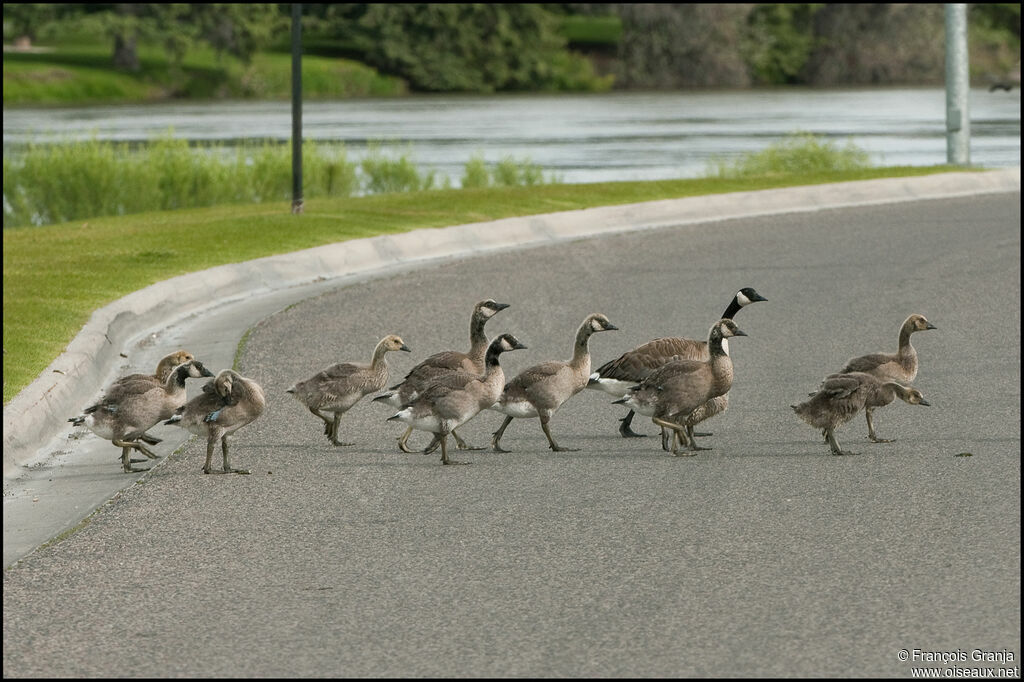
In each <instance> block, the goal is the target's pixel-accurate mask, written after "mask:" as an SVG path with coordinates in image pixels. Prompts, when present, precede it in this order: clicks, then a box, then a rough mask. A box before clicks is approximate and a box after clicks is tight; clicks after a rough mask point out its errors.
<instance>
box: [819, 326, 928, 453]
mask: <svg viewBox="0 0 1024 682" xmlns="http://www.w3.org/2000/svg"><path fill="white" fill-rule="evenodd" d="M926 329H937V327H936V326H935V325H933V324H932V323H931V322H929V321H928V320H927V319H925V316H924V315H918V314H914V315H911V316H910V317H908V318H907V319H906V320H904V321H903V324H902V325H900V338H899V345H898V346H897V348H896V352H895V353H871V354H870V355H861V356H860V357H856V358H851V359H849V360H847V361H846V365H844V366H843V368H842V369H841V370H839V373H840V374H848V373H850V372H867V373H868V374H871V375H872V376H874V377H876V378H878V379H881V380H883V381H897V382H899V383H901V384H909V383H911V382H912V381H914V379H915V378H916V377H917V350H916V349H915V348H914V347H913V346H912V345H911V344H910V335H911V334H913V333H914V332H920V331H924V330H926ZM889 402H892V401H889ZM884 404H885V405H888V404H889V403H884ZM875 407H876V406H873V405H868V406H866V407H865V409H864V417H865V418H866V419H867V422H868V438H870V439H871V440H872V441H874V442H875V443H891V442H893V441H894V440H895V438H893V439H886V438H879V437H878V436H877V435H876V434H875V425H874V421H873V419H872V416H873V411H874V409H875Z"/></svg>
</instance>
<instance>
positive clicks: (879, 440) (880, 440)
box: [864, 407, 896, 443]
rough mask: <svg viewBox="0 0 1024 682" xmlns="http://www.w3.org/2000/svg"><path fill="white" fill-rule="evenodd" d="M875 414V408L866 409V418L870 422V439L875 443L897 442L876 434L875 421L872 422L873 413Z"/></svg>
mask: <svg viewBox="0 0 1024 682" xmlns="http://www.w3.org/2000/svg"><path fill="white" fill-rule="evenodd" d="M873 412H874V408H873V407H868V408H865V410H864V416H865V417H867V420H868V438H870V439H871V440H872V441H873V442H875V443H893V442H895V441H896V439H895V438H879V437H878V436H877V435H876V434H875V424H874V421H873V420H872V413H873Z"/></svg>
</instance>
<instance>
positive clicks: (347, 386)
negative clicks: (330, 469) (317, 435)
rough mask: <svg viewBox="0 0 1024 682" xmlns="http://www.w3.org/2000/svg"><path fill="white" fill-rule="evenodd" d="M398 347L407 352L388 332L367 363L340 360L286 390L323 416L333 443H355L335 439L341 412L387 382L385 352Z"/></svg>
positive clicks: (346, 410)
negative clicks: (327, 414)
mask: <svg viewBox="0 0 1024 682" xmlns="http://www.w3.org/2000/svg"><path fill="white" fill-rule="evenodd" d="M397 350H401V351H406V352H409V347H408V346H406V345H405V342H404V341H402V339H401V337H399V336H395V335H394V334H390V335H388V336H385V337H384V338H382V339H381V340H380V341H378V342H377V345H376V347H374V349H373V356H372V358H371V359H370V362H369V363H361V362H339V363H337V364H334V365H331V366H330V367H328V368H327V369H325V370H323V371H321V372H317V373H316V374H314V375H313V376H311V377H310V378H308V379H306V380H305V381H300V382H298V383H296V384H295V385H294V386H292V387H291V388H289V389H288V390H287V393H290V394H291V395H292V396H294V397H295V399H296V400H298V401H299V402H300V403H301V404H302V405H304V406H305V407H306V409H308V410H309V411H310V412H312V413H313V414H315V415H316V416H317V417H319V418H320V419H322V420H323V422H324V435H326V436H327V438H328V439H329V440H330V441H331V443H332V444H334V445H354V443H342V442H341V441H339V440H338V424H339V423H340V422H341V415H343V414H345V413H346V412H348V411H349V410H350V409H352V406H353V405H355V404H356V403H357V402H359V401H360V400H361V399H362V397H363V396H364V395H366V394H368V393H376V392H377V391H379V390H381V389H382V388H384V386H385V385H387V383H388V363H387V360H386V358H385V356H386V355H387V353H389V352H390V351H397ZM324 412H330V413H332V416H331V417H330V418H328V417H327V416H326V415H325V414H324Z"/></svg>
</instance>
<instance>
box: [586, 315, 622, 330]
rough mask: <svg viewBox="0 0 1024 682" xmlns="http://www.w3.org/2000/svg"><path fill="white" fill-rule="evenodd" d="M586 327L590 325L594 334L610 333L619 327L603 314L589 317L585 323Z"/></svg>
mask: <svg viewBox="0 0 1024 682" xmlns="http://www.w3.org/2000/svg"><path fill="white" fill-rule="evenodd" d="M583 324H584V326H588V325H589V329H590V331H591V332H592V333H596V332H610V331H616V330H617V329H618V327H616V326H615V325H614V324H612V323H611V322H610V321H609V320H608V318H607V317H605V316H604V315H602V314H601V313H594V314H593V315H590V316H588V317H587V319H586V320H584V322H583Z"/></svg>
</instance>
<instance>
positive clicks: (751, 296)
mask: <svg viewBox="0 0 1024 682" xmlns="http://www.w3.org/2000/svg"><path fill="white" fill-rule="evenodd" d="M733 300H734V301H735V302H736V305H737V306H739V307H740V308H742V307H744V306H748V305H750V304H751V303H757V302H758V301H767V300H768V299H767V298H765V297H764V296H762V295H761V294H759V293H757V292H756V291H754V287H743V288H742V289H740V290H739V291H737V292H736V295H735V296H733Z"/></svg>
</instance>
